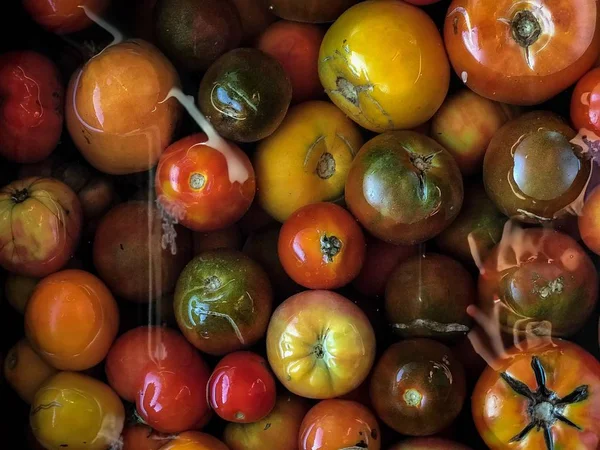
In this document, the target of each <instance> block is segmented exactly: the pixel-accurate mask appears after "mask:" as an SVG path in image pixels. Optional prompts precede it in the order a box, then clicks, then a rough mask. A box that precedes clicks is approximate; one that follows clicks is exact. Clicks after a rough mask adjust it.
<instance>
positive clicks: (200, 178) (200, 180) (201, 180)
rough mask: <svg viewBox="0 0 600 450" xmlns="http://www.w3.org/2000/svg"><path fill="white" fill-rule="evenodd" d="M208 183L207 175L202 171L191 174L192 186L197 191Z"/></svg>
mask: <svg viewBox="0 0 600 450" xmlns="http://www.w3.org/2000/svg"><path fill="white" fill-rule="evenodd" d="M205 185H206V177H205V176H204V175H202V174H201V173H198V172H194V173H193V174H192V175H191V176H190V187H191V188H192V189H194V190H195V191H199V190H200V189H202V188H203V187H204V186H205Z"/></svg>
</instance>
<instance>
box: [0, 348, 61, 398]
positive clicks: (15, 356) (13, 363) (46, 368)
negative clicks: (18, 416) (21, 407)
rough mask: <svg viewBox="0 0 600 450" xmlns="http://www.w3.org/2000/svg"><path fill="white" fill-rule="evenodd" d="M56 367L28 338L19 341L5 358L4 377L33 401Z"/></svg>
mask: <svg viewBox="0 0 600 450" xmlns="http://www.w3.org/2000/svg"><path fill="white" fill-rule="evenodd" d="M55 373H56V369H55V368H54V367H52V366H50V365H49V364H48V363H47V362H46V361H44V360H43V359H42V358H41V357H40V356H39V355H38V354H37V353H36V352H35V351H34V350H33V348H31V345H29V342H28V341H27V339H21V340H20V341H19V342H17V343H16V344H15V345H14V346H13V347H12V348H11V349H10V350H9V351H8V354H7V355H6V359H5V360H4V377H5V378H6V381H7V382H8V384H9V385H10V386H11V387H12V388H13V389H14V390H15V391H16V392H17V394H19V397H21V398H22V399H23V400H24V401H25V402H27V403H31V402H32V401H33V397H34V396H35V393H36V392H37V390H38V389H39V387H40V386H41V385H42V384H43V383H44V382H45V381H46V380H47V379H48V378H50V377H51V376H52V375H54V374H55Z"/></svg>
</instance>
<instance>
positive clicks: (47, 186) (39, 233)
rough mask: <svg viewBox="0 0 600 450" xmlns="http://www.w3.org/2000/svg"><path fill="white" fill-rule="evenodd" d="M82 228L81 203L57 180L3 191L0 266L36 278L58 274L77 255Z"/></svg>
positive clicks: (36, 181)
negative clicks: (75, 253) (76, 250)
mask: <svg viewBox="0 0 600 450" xmlns="http://www.w3.org/2000/svg"><path fill="white" fill-rule="evenodd" d="M81 226H82V212H81V205H80V203H79V199H78V198H77V196H76V195H75V193H74V192H73V191H72V190H71V189H70V188H69V187H68V186H67V185H65V184H63V183H61V182H60V181H58V180H55V179H53V178H39V177H35V178H25V179H23V180H17V181H14V182H12V183H11V184H9V185H7V186H5V187H4V188H2V189H1V190H0V248H1V249H2V250H1V251H0V265H2V267H4V268H5V269H6V270H8V271H10V272H13V273H16V274H18V275H27V276H31V277H38V278H41V277H44V276H46V275H49V274H51V273H53V272H56V271H57V270H59V269H61V268H62V267H63V266H64V265H65V264H66V263H67V261H68V260H69V258H71V256H72V255H73V253H74V252H75V249H76V247H77V244H78V243H79V237H80V234H81ZM16 255H18V257H17V256H16Z"/></svg>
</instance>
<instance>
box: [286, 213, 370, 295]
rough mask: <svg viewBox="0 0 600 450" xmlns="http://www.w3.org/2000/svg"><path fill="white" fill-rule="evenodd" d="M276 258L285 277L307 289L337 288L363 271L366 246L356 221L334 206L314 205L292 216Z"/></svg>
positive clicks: (288, 220)
mask: <svg viewBox="0 0 600 450" xmlns="http://www.w3.org/2000/svg"><path fill="white" fill-rule="evenodd" d="M278 253H279V259H280V260H281V264H282V265H283V268H284V269H285V271H286V272H287V274H288V275H289V276H290V277H291V278H292V279H293V280H294V281H295V282H296V283H298V284H301V285H302V286H305V287H307V288H309V289H336V288H340V287H342V286H345V285H346V284H348V283H349V282H350V281H352V280H353V279H354V278H356V276H357V275H358V273H359V272H360V269H361V268H362V265H363V262H364V260H365V254H366V246H365V238H364V235H363V232H362V230H361V228H360V226H359V225H358V222H357V221H356V219H354V217H352V215H351V214H350V213H349V212H348V211H346V210H345V209H344V208H342V207H341V206H338V205H336V204H334V203H313V204H310V205H306V206H304V207H302V208H300V209H299V210H297V211H296V212H295V213H293V214H292V215H291V216H290V217H289V218H288V219H287V220H286V222H285V223H284V224H283V227H282V228H281V232H280V233H279V244H278Z"/></svg>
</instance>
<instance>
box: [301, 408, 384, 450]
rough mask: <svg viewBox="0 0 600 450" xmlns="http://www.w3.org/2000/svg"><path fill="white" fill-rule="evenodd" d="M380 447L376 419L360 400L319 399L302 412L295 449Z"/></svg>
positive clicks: (370, 448) (379, 433)
mask: <svg viewBox="0 0 600 450" xmlns="http://www.w3.org/2000/svg"><path fill="white" fill-rule="evenodd" d="M345 448H365V449H368V450H379V449H380V448H381V432H380V430H379V425H378V424H377V419H376V418H375V416H374V415H373V413H372V412H371V411H369V410H368V409H367V408H366V407H365V406H363V405H361V404H360V403H356V402H353V401H349V400H338V399H332V400H323V401H321V402H319V403H317V404H316V405H315V406H313V407H312V408H311V410H310V411H309V412H308V413H307V414H306V416H305V417H304V420H303V421H302V426H301V427H300V433H299V434H298V449H299V450H338V449H345Z"/></svg>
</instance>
